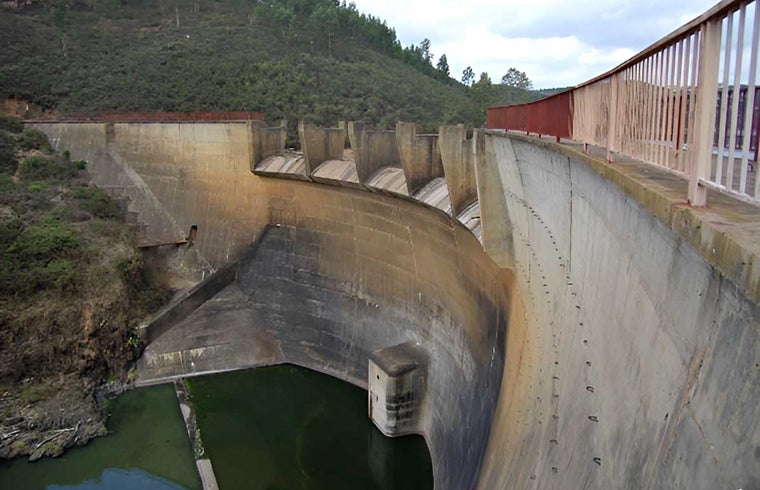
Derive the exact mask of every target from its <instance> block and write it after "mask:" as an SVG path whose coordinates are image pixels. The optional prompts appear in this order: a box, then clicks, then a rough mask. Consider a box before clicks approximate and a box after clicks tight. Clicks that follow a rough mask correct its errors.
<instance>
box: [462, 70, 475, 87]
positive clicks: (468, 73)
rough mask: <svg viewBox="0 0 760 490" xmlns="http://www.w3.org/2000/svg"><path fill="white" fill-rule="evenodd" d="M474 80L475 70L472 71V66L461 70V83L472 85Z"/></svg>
mask: <svg viewBox="0 0 760 490" xmlns="http://www.w3.org/2000/svg"><path fill="white" fill-rule="evenodd" d="M474 80H475V72H474V71H472V67H471V66H468V67H467V68H465V69H464V70H463V71H462V83H463V84H465V85H472V82H473V81H474Z"/></svg>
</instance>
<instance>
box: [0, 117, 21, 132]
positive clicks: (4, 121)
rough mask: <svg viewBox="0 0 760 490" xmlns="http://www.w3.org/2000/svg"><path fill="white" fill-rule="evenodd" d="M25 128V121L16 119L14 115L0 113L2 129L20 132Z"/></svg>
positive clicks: (0, 128) (0, 129)
mask: <svg viewBox="0 0 760 490" xmlns="http://www.w3.org/2000/svg"><path fill="white" fill-rule="evenodd" d="M23 130H24V123H22V122H21V121H20V120H18V119H16V118H15V117H13V116H6V115H4V114H0V131H8V132H9V133H20V132H21V131H23Z"/></svg>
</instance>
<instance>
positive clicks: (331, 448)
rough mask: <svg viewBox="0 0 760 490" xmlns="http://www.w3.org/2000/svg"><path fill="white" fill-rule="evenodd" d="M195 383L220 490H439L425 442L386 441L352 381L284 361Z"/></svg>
mask: <svg viewBox="0 0 760 490" xmlns="http://www.w3.org/2000/svg"><path fill="white" fill-rule="evenodd" d="M188 384H189V388H190V392H191V393H192V396H193V401H194V403H195V409H196V417H197V419H198V426H199V427H200V429H201V433H202V435H203V443H204V445H205V447H206V451H207V453H208V455H209V456H210V457H211V461H212V463H213V465H214V472H215V473H216V478H217V481H218V483H219V487H220V488H221V489H223V490H236V489H240V490H242V489H245V490H256V489H261V490H301V489H309V490H318V489H325V490H327V489H330V490H340V489H351V490H356V489H363V490H372V489H378V490H380V489H394V490H397V489H399V490H400V489H409V490H419V489H429V488H433V476H432V475H433V472H432V466H431V462H430V454H429V452H428V449H427V446H426V444H425V441H424V439H423V438H422V437H420V436H405V437H400V438H393V439H391V438H387V437H385V436H383V435H382V434H381V433H380V431H379V430H377V429H376V428H375V426H374V425H373V424H372V422H371V421H370V420H369V417H368V415H367V392H366V391H364V390H362V389H360V388H357V387H355V386H353V385H351V384H349V383H345V382H343V381H340V380H338V379H335V378H332V377H330V376H326V375H324V374H320V373H316V372H314V371H309V370H307V369H303V368H299V367H295V366H290V365H282V366H273V367H268V368H259V369H253V370H248V371H236V372H231V373H223V374H217V375H211V376H204V377H199V378H191V379H189V380H188Z"/></svg>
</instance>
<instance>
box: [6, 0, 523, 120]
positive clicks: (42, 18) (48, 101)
mask: <svg viewBox="0 0 760 490" xmlns="http://www.w3.org/2000/svg"><path fill="white" fill-rule="evenodd" d="M19 3H20V4H21V7H18V8H16V7H10V6H8V5H7V4H6V5H5V6H2V7H0V9H1V12H0V44H2V45H3V46H4V49H3V50H0V97H11V96H12V97H17V98H19V99H23V100H26V101H29V102H31V103H33V104H34V105H36V107H39V108H41V109H43V110H48V111H59V112H63V113H97V112H118V111H204V110H252V111H261V112H264V113H265V114H266V116H267V118H268V119H269V120H270V121H278V120H280V119H282V118H288V119H290V120H294V119H298V118H301V117H305V118H307V119H310V120H312V121H313V122H315V123H318V124H322V125H328V124H329V125H332V124H335V123H336V122H337V121H338V120H351V119H354V120H362V121H364V122H366V123H368V124H373V125H376V126H383V127H388V126H391V125H393V124H395V122H396V121H397V120H406V121H414V122H417V123H420V124H421V125H422V126H423V127H424V128H425V129H426V130H434V129H435V127H436V126H437V125H439V124H442V123H459V122H466V123H468V124H470V125H474V126H480V125H481V124H483V122H484V120H485V107H486V105H493V104H505V103H510V102H522V101H527V100H531V99H535V98H537V95H536V94H535V93H534V92H531V91H527V90H522V89H520V90H509V91H497V90H493V91H489V93H488V94H487V95H484V94H482V93H481V94H477V93H475V91H473V90H471V89H470V88H469V87H468V86H467V85H466V84H462V83H460V82H459V81H457V80H454V79H452V78H451V77H450V76H449V73H448V71H449V67H448V61H447V60H446V57H445V55H441V56H439V57H438V61H437V62H435V61H434V55H433V53H432V52H431V49H432V47H431V45H430V41H429V40H427V39H425V40H423V41H421V42H420V44H419V45H411V46H408V47H402V46H401V45H400V43H399V41H398V40H397V38H396V33H395V31H394V30H393V29H392V28H390V27H388V26H387V25H386V24H385V22H383V21H381V20H380V19H377V18H374V17H372V16H368V15H364V14H361V13H360V12H358V11H357V9H356V7H355V6H354V5H353V4H346V3H345V2H343V3H339V2H337V1H336V0H260V1H251V0H175V1H172V2H151V1H147V0H118V1H117V0H44V1H32V2H31V3H29V2H19ZM0 124H2V123H0Z"/></svg>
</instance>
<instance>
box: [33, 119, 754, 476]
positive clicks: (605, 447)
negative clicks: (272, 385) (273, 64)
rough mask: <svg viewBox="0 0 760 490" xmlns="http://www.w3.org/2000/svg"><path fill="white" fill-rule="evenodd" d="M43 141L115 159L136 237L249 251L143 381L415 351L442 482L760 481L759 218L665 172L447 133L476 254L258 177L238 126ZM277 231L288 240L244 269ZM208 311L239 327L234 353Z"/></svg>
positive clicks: (442, 233)
mask: <svg viewBox="0 0 760 490" xmlns="http://www.w3.org/2000/svg"><path fill="white" fill-rule="evenodd" d="M41 128H42V129H43V130H45V131H46V132H47V133H48V134H49V135H50V136H51V139H52V140H53V141H55V142H56V143H57V145H58V147H59V148H61V147H63V148H68V149H70V150H71V154H72V157H73V158H77V159H79V158H83V159H87V160H88V161H89V162H90V165H89V167H90V169H91V171H92V172H93V175H94V179H95V181H96V183H99V184H101V185H108V183H109V182H111V180H112V179H113V178H116V177H115V176H114V174H115V173H116V171H115V170H114V169H115V167H113V159H108V158H102V159H99V157H98V155H104V154H107V153H108V151H111V152H114V151H115V152H118V155H119V156H120V157H121V158H122V161H123V162H124V164H125V165H127V167H128V168H129V169H132V170H133V171H134V172H135V173H137V174H138V175H139V177H140V179H141V180H142V182H144V184H145V186H146V188H147V189H148V190H150V191H151V193H152V194H153V195H154V196H155V197H156V198H157V199H158V201H159V203H160V208H159V209H160V211H161V212H160V213H159V212H155V210H154V209H153V208H152V206H154V204H155V203H152V202H151V201H150V200H147V201H145V200H143V201H140V199H142V198H141V197H140V195H137V196H136V197H135V200H133V205H135V206H136V207H138V208H140V209H141V211H142V212H141V216H143V217H145V218H146V219H147V220H146V222H147V223H148V224H149V225H150V226H149V227H148V233H157V234H158V233H160V232H161V230H171V229H172V226H174V224H176V226H177V227H178V228H179V229H182V230H186V229H187V227H189V225H190V224H198V227H199V235H198V240H197V242H196V247H197V249H198V250H199V251H200V252H201V253H202V254H203V255H204V257H205V258H206V259H207V260H208V261H209V263H211V264H212V265H213V266H214V267H216V268H221V267H222V266H223V265H224V264H226V263H228V262H229V261H231V260H243V259H244V258H246V257H247V260H248V261H247V262H246V263H247V264H248V268H247V269H246V271H247V272H246V273H245V274H247V275H245V274H241V275H240V278H241V279H236V281H235V283H234V284H231V285H230V289H225V290H223V291H222V292H220V293H219V294H217V295H215V296H213V297H212V299H210V300H208V301H206V302H205V303H202V306H200V307H199V308H198V309H197V310H195V312H193V313H192V315H189V316H187V317H186V318H185V319H184V320H182V321H181V322H179V323H177V325H176V326H175V327H173V328H171V329H169V330H168V331H167V332H166V333H165V334H164V335H162V336H161V337H159V338H158V339H157V340H156V341H155V342H154V343H152V344H151V346H149V347H148V350H147V352H146V357H145V358H144V359H143V361H141V362H143V363H147V362H148V360H149V359H151V358H150V356H151V355H153V356H154V357H153V359H154V360H155V359H156V358H157V357H156V356H160V355H164V354H166V355H167V356H166V359H167V360H168V359H169V358H170V357H171V355H169V354H170V353H171V352H180V353H181V354H176V355H175V354H172V355H174V357H175V360H176V361H177V362H179V364H178V365H179V366H181V368H180V370H177V371H171V370H168V369H167V370H166V371H163V372H162V373H160V374H157V375H156V376H171V375H173V373H181V371H184V373H181V374H190V373H191V372H192V369H195V372H196V373H198V372H200V371H202V370H205V369H208V370H213V369H227V368H237V367H242V365H244V364H245V365H248V364H249V363H265V364H268V363H277V362H282V361H287V360H288V356H291V359H292V358H294V357H295V356H300V357H298V359H301V360H303V364H304V365H307V366H308V367H310V368H312V369H317V370H322V371H326V372H329V373H331V374H333V375H335V376H338V377H341V378H342V379H347V380H349V381H352V382H354V383H356V384H362V383H365V382H366V381H363V380H366V369H367V362H368V356H369V353H370V352H373V351H375V350H377V349H380V348H383V347H388V346H391V345H397V344H399V343H403V342H405V341H410V340H413V341H415V342H419V343H420V344H421V345H422V346H423V347H425V348H426V349H427V350H428V352H430V358H431V359H432V360H433V361H434V362H433V364H432V365H431V366H429V370H430V371H429V372H430V384H429V387H428V389H429V390H430V391H428V393H429V396H428V397H427V400H426V403H427V405H426V408H425V409H424V410H423V412H422V413H423V416H422V421H423V422H422V423H423V426H424V430H422V433H423V435H424V436H425V438H426V440H427V441H428V445H429V447H430V450H431V456H432V458H433V465H434V476H435V485H436V488H456V489H459V488H475V487H479V488H642V487H644V488H663V487H669V486H673V484H674V483H673V482H676V484H677V485H680V486H683V487H685V488H732V487H736V488H751V487H752V486H753V485H754V486H758V484H760V482H758V481H757V475H760V459H759V458H758V456H757V454H758V449H757V448H758V447H760V431H758V425H757V424H758V422H757V421H758V420H760V412H759V410H760V409H759V408H758V406H760V404H758V403H757V401H758V400H760V383H757V376H758V372H759V369H760V368H758V363H759V362H760V349H759V348H758V347H759V346H760V343H759V342H758V325H759V324H760V312H759V311H758V297H759V296H760V294H758V291H759V289H758V273H759V272H758V265H757V264H758V261H757V259H756V258H757V255H758V245H759V244H760V240H759V239H758V237H760V226H758V223H760V213H758V211H757V209H755V208H752V207H747V205H745V204H743V203H739V202H733V201H731V200H729V199H727V198H716V199H711V200H710V202H711V203H714V204H711V207H709V208H707V209H703V210H700V209H693V208H689V207H688V206H686V205H684V202H685V197H684V195H685V191H682V190H680V187H679V186H680V185H681V182H680V181H679V180H678V179H677V178H675V177H673V176H669V175H667V174H663V173H661V172H659V173H658V171H656V170H653V169H650V168H648V167H646V166H643V165H637V164H617V165H616V164H606V163H603V162H600V161H598V160H595V159H593V158H592V157H589V156H585V155H583V154H580V153H578V152H575V151H572V150H571V149H567V148H563V147H561V146H558V145H555V144H553V143H547V142H545V141H538V140H535V139H532V138H525V137H517V136H514V135H506V134H503V133H491V132H482V133H478V134H477V135H476V138H474V140H470V141H469V142H467V141H466V140H464V137H463V129H461V133H458V131H460V129H459V128H457V127H451V128H443V129H442V130H441V132H440V133H439V136H438V140H439V141H438V146H439V149H440V151H441V157H442V158H441V160H442V162H441V163H442V166H443V169H444V171H445V172H444V177H445V179H446V190H447V191H448V195H449V202H450V205H451V207H452V210H453V214H455V215H456V216H461V213H463V212H465V211H466V210H467V207H468V206H469V205H471V204H472V202H474V201H468V199H466V198H464V197H466V196H472V195H474V196H475V199H476V200H477V201H478V207H479V213H477V216H478V221H479V226H480V229H481V230H482V235H481V236H480V237H479V238H480V239H481V240H482V245H481V243H479V241H478V240H476V238H475V237H474V236H473V235H472V234H471V233H470V232H469V230H467V229H466V228H465V227H464V226H462V224H461V222H460V221H461V220H460V221H457V220H455V219H453V218H452V217H451V216H450V215H448V214H447V213H445V212H444V211H443V210H441V209H439V208H434V207H432V206H428V205H424V204H423V205H421V204H420V203H417V202H415V201H414V200H413V198H409V197H404V196H398V195H393V194H391V193H389V192H387V191H384V190H382V189H375V188H371V187H369V186H368V185H366V184H363V183H361V182H358V183H357V182H334V181H331V185H323V184H322V183H320V182H310V181H309V179H311V180H314V181H316V180H317V179H316V178H314V176H303V177H302V178H301V179H300V180H298V179H283V178H261V177H259V176H257V175H251V170H252V165H253V169H254V170H255V169H256V165H255V163H256V161H255V158H254V155H260V154H261V153H260V152H258V153H257V151H258V150H256V148H255V145H253V144H252V143H251V141H252V139H254V137H253V136H252V135H253V130H252V128H251V125H247V124H245V123H236V124H232V123H230V124H201V125H197V124H192V125H188V124H177V123H173V124H150V125H136V124H114V127H113V129H112V130H110V131H107V130H106V127H105V125H95V124H91V125H68V126H67V125H65V124H58V125H56V124H48V125H41ZM355 129H356V128H354V130H355ZM452 133H453V134H454V135H455V136H456V137H455V138H449V137H446V136H444V135H445V134H452ZM458 134H461V135H462V137H459V136H457V135H458ZM344 138H345V136H344ZM382 138H388V136H382ZM473 141H474V143H473ZM421 145H422V148H425V146H424V145H425V143H421ZM465 145H469V148H470V152H464V151H463V148H464V147H465ZM447 148H448V149H453V150H452V151H454V154H455V155H461V159H460V160H455V161H458V162H459V163H457V164H456V165H450V162H451V161H452V160H450V159H447V157H446V156H445V155H446V154H447V153H446V151H447ZM457 148H458V150H457ZM106 150H108V151H106ZM456 151H459V152H460V153H459V154H457V153H456ZM87 155H91V156H92V158H88V157H87ZM465 155H471V156H467V157H465ZM360 158H361V157H360ZM465 158H471V160H470V161H469V162H465ZM447 162H448V163H447ZM342 165H344V167H343V168H344V169H345V168H350V164H349V163H343V164H342ZM317 167H319V166H317ZM355 167H356V165H355ZM369 167H370V170H371V165H370V166H369ZM304 168H306V167H304ZM393 168H401V169H403V165H401V166H400V167H393ZM429 168H430V167H424V166H423V168H422V169H421V170H420V172H421V173H423V174H426V175H428V176H430V177H432V175H433V173H432V172H431V171H429ZM364 170H366V168H365V169H364ZM364 170H362V172H364ZM376 171H377V170H375V172H376ZM349 173H350V172H349ZM360 174H361V172H359V171H358V169H357V176H358V175H360ZM365 175H366V174H365ZM407 175H408V173H407V172H404V177H405V180H406V182H407V183H408V182H410V181H413V180H414V179H413V178H409V179H407ZM455 175H460V176H465V177H462V178H457V177H453V176H455ZM370 176H371V174H370ZM468 176H471V177H468ZM357 178H358V177H357ZM435 178H439V177H433V178H431V181H433V180H434V179H435ZM99 179H100V180H99ZM325 182H326V181H325ZM456 182H458V184H455V183H456ZM420 189H424V185H423V186H421V187H419V188H416V189H413V190H412V192H410V194H411V195H414V194H415V193H416V192H420ZM407 190H408V189H407ZM428 191H430V189H428ZM428 191H426V192H428ZM473 193H474V194H473ZM142 195H143V196H144V195H145V194H142ZM429 195H431V196H432V195H436V192H430V193H429ZM438 195H439V196H440V194H438ZM463 196H464V197H463ZM437 202H438V203H439V204H441V205H445V204H443V203H444V202H445V200H443V199H441V200H438V201H437ZM445 206H446V207H448V205H445ZM470 212H471V213H472V211H470ZM162 213H163V214H162ZM472 215H473V216H474V215H475V213H472ZM166 217H169V218H170V219H168V218H166ZM172 223H174V224H172ZM268 224H271V225H279V227H277V228H275V230H277V231H276V234H277V235H279V236H277V237H276V236H274V235H272V237H270V238H269V239H268V240H271V241H268V242H267V243H268V244H269V245H268V246H265V247H264V249H263V250H266V253H264V252H262V250H259V252H257V253H256V254H255V256H254V257H250V256H246V252H247V251H249V250H250V247H251V244H252V243H254V242H255V241H256V240H257V238H261V237H263V236H264V230H265V229H266V225H268ZM267 236H269V234H268V233H267ZM261 240H262V243H263V240H264V238H261ZM500 267H501V268H508V269H510V270H512V271H513V273H510V272H504V271H503V270H501V269H500ZM244 276H245V277H248V278H250V280H247V281H242V277H244ZM236 277H237V276H236ZM241 281H242V282H241ZM240 284H243V286H242V287H241V286H240ZM309 284H311V285H316V286H315V287H311V288H309V287H308V285H309ZM505 285H506V287H505ZM235 287H236V288H237V290H235V289H234V288H235ZM319 291H322V292H321V293H318V292H319ZM318 294H323V295H329V297H330V298H332V299H330V300H328V301H325V298H327V297H328V296H325V297H319V296H318ZM268 305H269V306H268ZM294 305H298V306H297V307H295V306H294ZM267 307H268V308H269V309H268V310H266V308H267ZM292 309H295V310H296V313H293V315H295V316H296V319H295V320H293V321H294V322H296V326H295V327H294V326H293V324H292V323H291V322H288V321H287V318H290V317H289V315H291V310H292ZM204 312H206V313H204ZM204 315H205V317H204ZM210 317H216V318H221V319H223V321H222V322H217V326H222V327H223V326H226V325H231V324H233V323H235V322H243V323H245V325H247V327H246V328H247V330H246V331H245V333H244V334H240V335H238V334H230V335H229V336H227V337H225V336H224V335H226V334H224V335H223V334H222V333H220V332H222V330H215V328H216V327H215V326H214V323H213V322H211V321H208V318H210ZM204 318H205V319H204ZM241 318H242V320H241ZM327 319H332V320H330V321H327ZM281 332H288V333H289V334H292V337H290V341H288V342H286V343H285V344H287V345H285V344H283V342H281V340H280V337H279V335H280V333H281ZM172 339H173V340H172ZM174 341H176V342H178V344H177V346H178V347H176V348H174V350H173V351H171V350H170V349H169V348H168V347H166V346H167V345H169V344H170V343H171V342H174ZM162 345H163V346H165V347H166V350H165V351H160V350H159V347H160V346H162ZM199 346H202V347H204V348H206V347H208V349H206V350H204V351H203V352H201V351H196V350H194V349H197V348H198V347H199ZM289 349H290V350H289ZM217 354H219V357H215V356H216V355H217ZM222 354H224V355H227V354H229V355H231V356H238V355H239V356H240V358H241V359H243V361H241V362H239V363H237V364H229V365H227V366H226V367H224V366H222V365H221V364H219V363H217V361H219V360H220V359H222V357H221V355H222ZM194 356H196V357H194ZM204 356H205V357H204ZM172 362H174V361H172ZM191 362H192V363H194V364H190V363H191ZM291 362H294V361H291ZM204 363H205V364H204ZM168 364H170V363H168ZM168 364H167V365H168ZM193 366H195V367H194V368H193ZM154 368H155V369H158V368H157V367H156V366H154ZM143 372H144V371H143ZM502 372H503V375H502Z"/></svg>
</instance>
